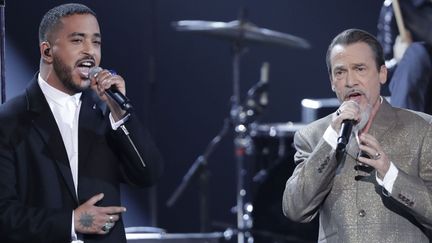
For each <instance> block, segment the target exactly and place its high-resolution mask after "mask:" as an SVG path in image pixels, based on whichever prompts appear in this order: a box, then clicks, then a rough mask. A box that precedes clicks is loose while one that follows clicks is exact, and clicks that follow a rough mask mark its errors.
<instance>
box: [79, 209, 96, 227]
mask: <svg viewBox="0 0 432 243" xmlns="http://www.w3.org/2000/svg"><path fill="white" fill-rule="evenodd" d="M93 221H94V216H93V215H91V214H89V213H87V212H84V213H82V214H81V217H80V218H79V220H78V222H79V223H80V224H81V226H83V227H84V228H91V227H92V226H93Z"/></svg>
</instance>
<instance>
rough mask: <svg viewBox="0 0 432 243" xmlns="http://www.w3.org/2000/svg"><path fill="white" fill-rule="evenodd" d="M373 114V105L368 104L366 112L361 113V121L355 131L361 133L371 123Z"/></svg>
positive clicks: (354, 128)
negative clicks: (370, 119)
mask: <svg viewBox="0 0 432 243" xmlns="http://www.w3.org/2000/svg"><path fill="white" fill-rule="evenodd" d="M371 113H372V105H371V104H370V103H368V104H367V105H366V107H365V108H364V110H362V111H361V114H360V121H359V122H358V123H357V124H356V125H355V126H354V127H353V131H355V132H358V131H361V130H362V129H363V128H364V127H365V126H366V124H367V123H368V121H369V118H370V115H371Z"/></svg>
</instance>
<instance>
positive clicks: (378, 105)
mask: <svg viewBox="0 0 432 243" xmlns="http://www.w3.org/2000/svg"><path fill="white" fill-rule="evenodd" d="M381 103H382V97H381V96H379V97H378V99H377V100H376V101H375V103H374V105H373V106H372V110H371V114H370V116H369V120H368V122H367V123H366V126H365V127H364V128H363V130H362V131H361V133H367V132H368V131H369V128H370V127H371V126H372V121H373V120H374V118H375V115H376V113H377V112H378V110H379V107H380V105H381Z"/></svg>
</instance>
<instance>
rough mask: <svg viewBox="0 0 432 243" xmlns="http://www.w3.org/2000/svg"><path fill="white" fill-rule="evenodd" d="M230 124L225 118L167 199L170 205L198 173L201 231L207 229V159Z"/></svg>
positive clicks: (170, 205) (169, 205)
mask: <svg viewBox="0 0 432 243" xmlns="http://www.w3.org/2000/svg"><path fill="white" fill-rule="evenodd" d="M230 125H231V121H230V119H229V118H225V120H224V124H223V127H222V129H221V130H220V131H219V133H218V134H217V135H216V136H215V137H214V138H213V139H212V140H211V141H210V143H209V144H208V145H207V147H206V149H205V151H204V153H203V154H202V155H200V156H198V158H197V159H196V160H195V162H194V163H193V164H192V166H191V167H190V168H189V170H188V172H187V173H186V174H185V175H184V176H183V179H182V182H181V183H180V185H179V186H178V187H177V188H176V190H175V191H174V193H173V194H172V195H171V197H170V198H169V199H168V201H167V203H166V205H167V206H168V207H172V206H173V205H174V204H175V202H176V201H177V199H178V198H179V197H180V195H181V194H182V193H183V191H184V190H185V189H186V188H187V186H188V185H189V184H190V183H191V181H192V179H193V178H195V177H196V176H198V175H199V184H200V195H199V197H200V203H199V204H200V227H201V232H207V231H208V230H209V228H210V227H209V225H210V224H209V217H208V203H207V187H208V168H207V161H208V158H209V157H210V155H211V154H212V153H213V151H214V150H215V148H216V147H217V145H218V144H219V143H220V141H221V140H222V138H223V137H225V135H226V134H227V132H228V130H229V128H230Z"/></svg>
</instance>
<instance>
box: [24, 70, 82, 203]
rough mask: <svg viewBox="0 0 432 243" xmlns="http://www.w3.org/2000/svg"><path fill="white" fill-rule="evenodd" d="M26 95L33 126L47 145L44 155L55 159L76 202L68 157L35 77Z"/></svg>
mask: <svg viewBox="0 0 432 243" xmlns="http://www.w3.org/2000/svg"><path fill="white" fill-rule="evenodd" d="M26 97H27V109H28V111H30V112H32V113H33V120H32V122H33V126H34V128H35V129H36V131H38V133H39V135H40V136H41V137H42V140H43V141H44V142H45V144H46V146H47V155H46V156H47V157H50V158H52V159H53V160H54V161H55V163H56V165H57V167H58V169H59V171H60V173H61V175H62V177H63V179H64V181H65V184H66V186H67V189H68V190H69V192H70V193H71V195H72V197H73V198H74V199H75V201H76V203H78V198H77V196H76V193H75V186H74V183H73V178H72V172H71V169H70V165H69V159H68V156H67V152H66V149H65V147H64V143H63V139H62V137H61V134H60V131H59V129H58V126H57V123H56V121H55V118H54V116H53V114H52V112H51V109H50V108H49V106H48V103H47V101H46V99H45V96H44V95H43V93H42V90H41V89H40V87H39V84H38V83H37V79H36V78H34V79H33V80H32V83H31V84H30V86H29V87H28V88H27V90H26Z"/></svg>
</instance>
